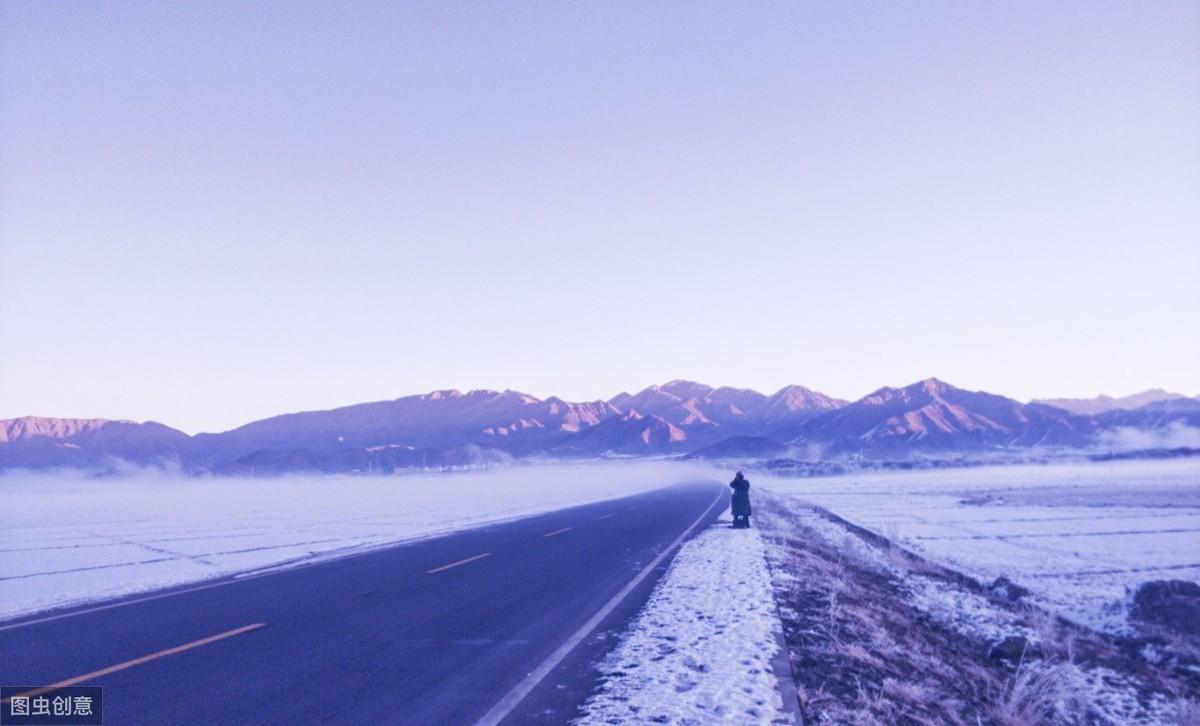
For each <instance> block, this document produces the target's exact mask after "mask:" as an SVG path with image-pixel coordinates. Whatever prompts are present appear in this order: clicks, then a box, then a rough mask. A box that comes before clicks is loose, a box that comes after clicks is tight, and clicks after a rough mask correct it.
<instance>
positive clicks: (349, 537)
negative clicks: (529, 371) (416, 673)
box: [0, 459, 1200, 632]
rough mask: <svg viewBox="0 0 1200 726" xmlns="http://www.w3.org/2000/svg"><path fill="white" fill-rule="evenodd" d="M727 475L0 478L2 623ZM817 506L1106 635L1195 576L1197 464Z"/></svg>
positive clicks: (626, 469)
mask: <svg viewBox="0 0 1200 726" xmlns="http://www.w3.org/2000/svg"><path fill="white" fill-rule="evenodd" d="M731 473H732V472H730V471H727V470H725V469H721V468H715V467H710V466H704V465H700V464H685V463H678V462H641V463H593V464H584V465H574V466H567V465H548V466H520V467H513V468H506V469H491V470H487V471H479V472H460V473H453V474H418V475H404V476H392V477H350V476H329V477H322V476H290V477H284V478H276V479H261V478H256V479H242V478H217V477H214V478H197V479H189V478H185V477H178V476H172V475H169V474H164V473H162V472H151V471H148V470H143V471H140V472H138V473H135V474H132V475H129V476H123V477H115V478H103V479H88V478H80V477H79V476H76V475H71V474H64V473H57V474H30V473H10V474H7V475H5V476H3V477H0V504H2V507H0V511H3V515H2V517H3V528H2V529H0V617H12V616H16V615H20V614H25V613H30V612H35V611H39V610H44V609H47V608H52V607H56V606H60V605H64V604H69V603H78V602H85V601H91V600H98V599H102V598H106V597H112V596H116V595H123V594H128V593H132V592H141V591H147V590H152V589H156V588H161V587H166V586H171V585H177V584H180V583H186V582H194V581H199V580H205V579H209V578H213V577H220V576H227V575H231V574H234V573H241V572H248V571H257V570H261V569H263V568H269V567H275V566H280V565H294V564H302V563H307V562H312V561H314V560H318V559H324V558H329V557H337V556H341V555H345V554H350V553H355V552H361V551H364V550H368V549H371V548H375V547H381V546H386V545H388V544H392V543H395V542H399V541H403V540H408V539H413V538H419V537H429V536H433V535H437V534H442V533H446V532H451V531H455V530H459V529H464V528H468V527H472V526H477V525H480V524H485V523H489V522H498V521H503V520H507V519H513V518H517V517H521V516H526V515H530V514H534V513H537V512H543V511H549V510H553V509H557V508H561V507H565V506H571V505H575V504H584V503H588V502H593V501H600V500H604V499H609V498H614V497H620V496H624V495H628V494H634V493H638V492H642V491H646V490H649V489H653V488H656V487H660V486H666V485H669V484H671V483H675V482H680V481H696V480H711V481H722V482H723V481H727V480H728V479H729V476H730V474H731ZM750 478H751V480H752V481H753V483H754V486H755V488H756V489H757V490H758V491H762V490H770V491H772V492H775V493H778V494H781V495H783V496H784V497H785V500H786V499H793V498H794V499H795V500H797V501H804V502H809V503H812V504H816V505H818V506H821V507H825V508H826V509H829V510H830V511H832V512H833V513H835V514H837V515H838V516H840V517H843V518H845V519H847V520H849V521H851V522H853V523H855V524H859V525H861V526H864V527H866V528H868V529H871V530H873V531H875V532H877V533H879V534H881V535H883V536H885V537H888V538H890V539H895V540H897V541H899V542H900V543H901V544H902V545H903V546H905V547H908V548H910V549H912V550H913V551H915V552H918V553H920V554H922V555H923V556H925V557H927V558H929V559H932V560H935V561H937V562H940V563H942V564H945V565H947V566H949V567H952V568H954V569H957V570H959V571H961V572H963V573H965V574H968V575H971V576H974V577H977V578H979V579H982V580H989V581H990V580H991V579H994V578H996V577H998V576H1001V575H1006V576H1008V577H1009V578H1010V579H1012V580H1014V581H1016V582H1019V583H1021V584H1022V585H1023V586H1025V587H1028V588H1030V589H1031V590H1032V591H1033V592H1034V597H1035V598H1036V599H1037V600H1038V601H1039V602H1040V603H1041V604H1043V605H1045V606H1047V607H1050V608H1051V609H1054V610H1056V611H1058V612H1060V613H1062V614H1063V615H1065V616H1067V617H1069V618H1071V619H1072V620H1075V621H1076V622H1080V623H1083V624H1088V625H1091V626H1093V627H1097V628H1100V629H1104V630H1109V631H1117V632H1119V631H1121V630H1122V629H1123V628H1124V617H1125V615H1124V613H1125V608H1124V606H1123V604H1122V603H1123V602H1124V601H1125V599H1126V596H1127V594H1128V591H1129V590H1131V589H1134V588H1136V587H1137V586H1138V585H1139V584H1140V583H1142V582H1145V581H1147V580H1153V579H1172V578H1174V579H1190V580H1200V557H1197V555H1196V552H1197V551H1198V550H1200V461H1198V460H1196V459H1185V460H1169V461H1127V462H1112V463H1091V464H1082V465H1080V464H1071V465H1065V464H1063V465H1044V466H995V467H982V468H968V469H950V470H937V471H916V472H888V473H865V474H854V475H846V476H838V477H820V478H800V479H785V478H774V477H768V476H766V475H763V474H758V473H755V472H753V471H751V472H750Z"/></svg>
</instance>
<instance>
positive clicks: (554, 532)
mask: <svg viewBox="0 0 1200 726" xmlns="http://www.w3.org/2000/svg"><path fill="white" fill-rule="evenodd" d="M570 531H571V528H570V527H563V528H562V529H556V530H554V531H553V532H547V533H546V534H543V535H542V536H543V537H554V536H556V535H560V534H562V533H563V532H570Z"/></svg>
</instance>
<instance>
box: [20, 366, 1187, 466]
mask: <svg viewBox="0 0 1200 726" xmlns="http://www.w3.org/2000/svg"><path fill="white" fill-rule="evenodd" d="M1181 426H1182V427H1196V426H1200V400H1197V399H1191V398H1187V397H1185V396H1181V395H1178V394H1169V393H1166V392H1165V391H1161V390H1157V389H1156V390H1151V391H1146V392H1144V393H1141V394H1135V395H1134V396H1127V397H1125V398H1121V399H1114V398H1109V397H1103V396H1102V397H1100V398H1097V399H1089V400H1080V399H1055V400H1052V401H1034V402H1031V403H1021V402H1019V401H1016V400H1013V399H1011V398H1006V397H1004V396H999V395H995V394H991V393H985V392H979V391H966V390H963V389H960V388H956V387H954V386H951V385H949V384H947V383H944V382H942V381H939V380H937V379H936V378H930V379H927V380H924V381H919V382H917V383H914V384H912V385H909V386H905V387H903V388H887V387H885V388H880V389H879V390H877V391H874V392H873V393H870V394H868V395H866V396H864V397H863V398H861V399H859V400H857V401H853V402H848V401H843V400H840V399H836V398H833V397H830V396H826V395H824V394H822V393H819V392H817V391H813V390H810V389H808V388H805V387H803V386H787V387H785V388H783V389H781V390H779V391H776V392H775V393H773V394H771V395H765V394H762V393H759V392H757V391H753V390H750V389H743V388H730V387H720V388H713V387H712V386H707V385H704V384H701V383H696V382H693V381H682V380H677V381H671V382H669V383H665V384H662V385H655V386H650V387H649V388H646V389H643V390H641V391H639V392H637V393H634V394H630V393H621V394H619V395H617V396H614V397H612V398H610V399H608V400H606V401H586V402H568V401H565V400H563V399H561V398H557V397H550V398H546V399H539V398H536V397H534V396H530V395H528V394H524V393H520V392H517V391H508V390H506V391H490V390H476V391H470V392H466V393H463V392H460V391H456V390H444V391H433V392H431V393H426V394H421V395H413V396H405V397H402V398H397V399H395V400H391V401H378V402H373V403H360V404H356V405H352V406H346V407H342V408H336V409H331V410H325V411H306V412H300V413H289V414H283V415H280V416H274V417H271V418H266V419H262V420H259V421H253V422H251V423H248V424H246V425H244V426H240V427H238V428H235V429H232V430H229V431H225V432H222V433H211V434H210V433H202V434H197V435H195V436H189V435H187V434H185V433H183V432H182V431H178V430H176V429H173V428H170V427H168V426H165V425H163V424H159V423H155V422H146V423H134V422H131V421H114V420H105V419H60V418H39V417H32V416H30V417H24V418H16V419H6V420H2V421H0V469H13V468H29V469H47V468H53V467H78V468H85V469H86V468H111V467H112V466H114V463H120V462H128V463H131V464H135V465H155V466H161V465H169V466H177V467H180V468H182V469H183V470H184V471H188V472H192V473H217V474H278V473H283V472H290V471H320V472H331V473H332V472H377V473H386V472H392V471H395V470H397V469H404V468H411V467H445V466H459V465H464V464H487V463H492V462H500V461H507V460H510V459H514V458H515V459H531V458H532V459H537V458H541V459H547V458H552V459H572V458H597V457H646V456H668V455H688V456H691V457H697V458H769V457H775V456H781V455H785V454H787V453H788V452H792V451H802V452H804V453H803V455H805V456H811V455H813V453H814V452H816V453H819V454H820V455H821V456H826V457H846V456H851V457H863V458H873V457H890V458H896V457H901V458H903V457H910V456H922V455H939V454H946V453H979V452H989V451H1014V450H1028V449H1032V448H1035V447H1037V448H1057V449H1084V448H1089V447H1095V446H1097V445H1098V444H1099V442H1102V441H1104V442H1111V441H1112V440H1113V438H1112V436H1111V435H1108V436H1104V435H1103V434H1105V433H1108V434H1111V432H1113V431H1120V430H1123V429H1126V428H1135V429H1139V430H1142V431H1150V432H1153V431H1156V430H1159V429H1163V430H1166V429H1171V430H1172V431H1174V432H1175V433H1178V430H1179V427H1181ZM1142 440H1145V439H1144V437H1143V439H1142Z"/></svg>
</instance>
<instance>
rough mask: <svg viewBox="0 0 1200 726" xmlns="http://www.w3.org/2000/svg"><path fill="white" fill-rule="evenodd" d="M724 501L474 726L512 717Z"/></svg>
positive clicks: (489, 725) (720, 496)
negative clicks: (534, 691) (552, 672)
mask: <svg viewBox="0 0 1200 726" xmlns="http://www.w3.org/2000/svg"><path fill="white" fill-rule="evenodd" d="M724 498H725V492H724V491H722V492H721V493H720V494H718V495H717V498H716V499H714V500H713V503H712V504H710V505H708V507H707V508H705V510H704V513H703V514H701V515H700V516H699V517H696V521H695V522H692V523H691V525H689V526H688V528H687V529H685V530H684V531H683V534H681V535H679V537H677V538H676V539H675V541H674V542H672V543H671V544H670V545H668V546H667V547H666V548H665V549H663V551H662V552H659V553H658V556H657V557H655V558H654V559H653V560H651V561H650V564H648V565H646V566H645V567H644V568H642V571H641V572H639V573H638V574H637V575H635V576H634V578H633V579H632V580H630V581H629V582H628V584H626V585H625V587H623V588H621V591H620V592H618V593H617V594H616V595H613V597H612V599H611V600H609V601H608V602H606V603H604V607H602V608H600V609H599V610H597V611H596V613H595V614H594V615H592V617H591V618H589V619H588V621H587V622H586V623H584V624H583V625H581V626H579V629H578V630H576V631H575V632H574V633H571V635H570V636H569V637H568V638H567V639H566V640H565V641H563V644H562V645H560V646H558V648H557V649H556V650H555V651H554V652H553V653H551V654H550V655H549V656H548V657H547V658H546V660H544V661H542V662H541V664H540V665H538V667H537V668H534V669H533V671H531V672H530V673H529V675H527V676H525V678H524V679H523V680H522V681H521V682H520V683H518V684H517V685H516V686H514V687H513V689H512V690H511V691H509V692H508V693H507V694H505V696H504V698H501V699H500V700H499V702H497V703H496V705H495V706H492V708H491V710H489V711H488V712H487V713H485V714H484V715H483V718H481V719H479V720H478V721H476V722H475V726H496V725H497V724H499V723H500V722H501V721H503V720H504V719H505V717H507V716H508V714H510V713H511V712H512V710H513V709H514V708H516V707H517V706H518V705H519V704H520V703H521V701H523V700H524V699H525V697H526V696H528V695H529V693H530V691H532V690H533V689H534V688H536V687H537V685H538V684H539V683H541V682H542V680H543V679H544V678H545V677H546V676H548V675H550V671H552V670H554V668H555V667H556V666H557V665H558V664H559V663H561V662H562V660H563V658H566V657H567V655H568V654H569V653H570V652H571V651H572V650H574V649H575V646H577V645H579V643H580V642H582V641H583V639H584V638H586V637H587V636H588V635H590V634H591V632H592V631H593V630H595V629H596V626H597V625H599V624H600V623H601V621H603V620H604V618H606V617H608V614H609V613H611V612H612V611H613V610H614V609H615V608H616V607H617V605H620V604H621V601H622V600H624V599H625V597H626V596H627V595H629V593H630V592H633V588H635V587H637V586H638V584H639V583H641V581H642V580H645V579H646V576H647V575H649V574H650V572H651V570H653V569H654V568H655V567H658V564H659V563H660V562H662V561H663V559H665V558H666V556H667V555H668V554H670V553H671V552H672V551H674V550H675V548H676V547H678V546H679V545H680V544H682V543H683V541H684V540H685V539H687V537H688V535H689V534H691V533H692V530H694V529H695V528H696V527H697V526H699V524H700V522H702V521H704V518H705V517H707V516H708V513H709V512H710V511H712V508H713V507H714V506H716V505H717V503H718V502H721V501H722V500H723V499H724Z"/></svg>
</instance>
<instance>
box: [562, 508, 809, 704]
mask: <svg viewBox="0 0 1200 726" xmlns="http://www.w3.org/2000/svg"><path fill="white" fill-rule="evenodd" d="M779 635H780V625H779V617H778V613H777V612H776V609H775V598H774V594H773V593H772V589H771V577H770V573H769V572H768V570H767V565H766V559H765V553H764V547H763V541H762V537H761V536H760V535H759V533H758V530H756V529H749V530H735V529H732V528H730V519H729V516H728V513H726V516H724V517H722V518H721V519H720V520H719V521H718V522H717V523H716V524H714V525H713V526H712V527H711V528H709V529H708V530H705V531H704V532H701V533H699V534H697V535H696V536H695V537H693V538H692V539H691V540H690V541H688V542H687V543H686V544H684V545H683V547H682V548H680V550H679V552H678V554H676V556H675V560H674V562H673V563H672V564H671V567H670V569H669V570H668V571H667V573H666V574H665V575H664V576H663V579H662V580H661V581H660V582H659V583H658V585H657V587H656V588H655V590H654V592H653V594H651V596H650V599H649V601H648V602H647V603H646V605H645V607H644V608H643V609H642V611H641V613H640V614H639V615H638V617H637V620H636V621H635V622H634V623H633V625H632V626H631V628H630V631H629V632H628V633H627V634H626V635H625V636H624V637H623V638H622V640H621V643H620V644H619V645H618V646H617V647H616V649H615V650H614V651H613V652H612V653H611V654H610V655H609V656H608V658H607V659H606V660H605V662H604V663H603V664H602V665H601V670H602V672H603V673H604V681H603V683H602V684H601V686H600V688H599V689H598V691H597V692H596V693H595V694H593V696H592V697H591V698H590V699H589V700H588V702H587V703H586V704H585V705H584V706H583V711H584V715H583V716H582V717H581V718H580V719H579V721H578V722H577V723H579V724H584V725H588V724H606V723H630V722H637V723H645V722H654V723H671V724H704V723H713V722H720V721H727V722H732V723H763V724H766V723H792V718H791V715H790V714H789V713H788V712H786V711H784V710H783V700H782V698H781V696H780V693H779V690H778V681H777V679H776V676H775V675H774V674H773V672H772V669H771V665H772V659H773V658H774V656H775V654H776V653H777V651H778V642H779V641H778V638H779Z"/></svg>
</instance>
